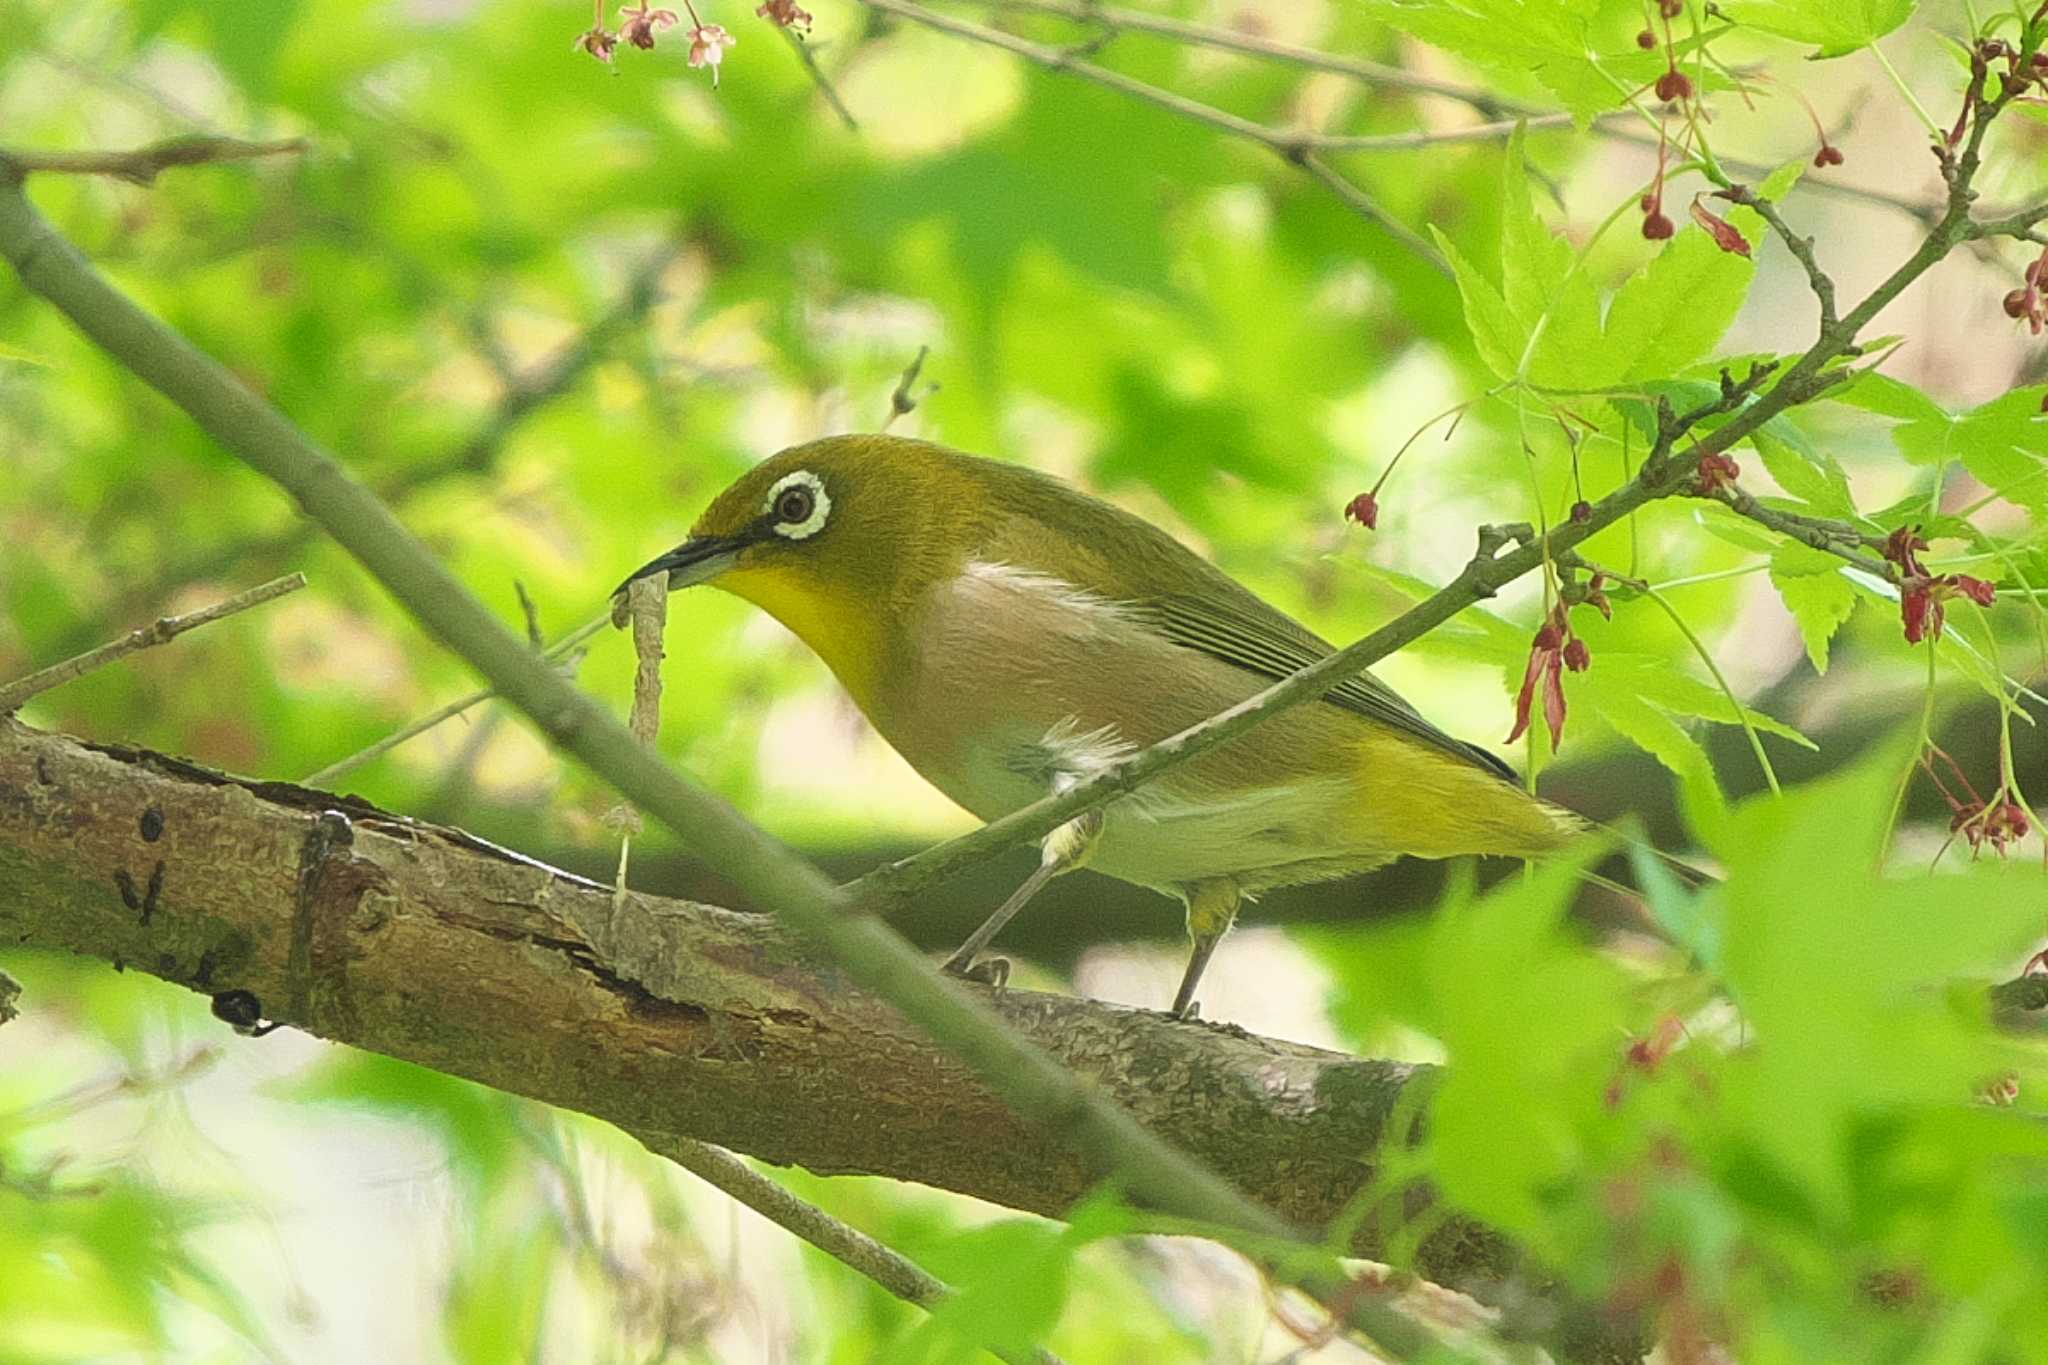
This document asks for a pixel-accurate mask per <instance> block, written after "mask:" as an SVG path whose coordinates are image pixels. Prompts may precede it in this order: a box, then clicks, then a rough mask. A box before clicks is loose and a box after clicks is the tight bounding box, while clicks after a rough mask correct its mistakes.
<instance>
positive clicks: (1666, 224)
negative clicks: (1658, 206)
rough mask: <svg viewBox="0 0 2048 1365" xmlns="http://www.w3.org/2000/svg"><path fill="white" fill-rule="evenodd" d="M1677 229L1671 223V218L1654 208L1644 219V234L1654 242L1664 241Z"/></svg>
mask: <svg viewBox="0 0 2048 1365" xmlns="http://www.w3.org/2000/svg"><path fill="white" fill-rule="evenodd" d="M1675 231H1677V229H1676V228H1674V227H1673V226H1672V225H1671V220H1670V219H1669V218H1666V217H1665V216H1664V215H1663V213H1662V212H1660V211H1657V210H1652V211H1651V213H1650V216H1649V217H1647V218H1645V219H1643V236H1645V237H1647V238H1649V239H1650V240H1651V241H1653V242H1661V241H1664V240H1666V239H1668V238H1669V237H1670V236H1671V234H1672V233H1673V232H1675Z"/></svg>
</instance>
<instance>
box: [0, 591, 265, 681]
mask: <svg viewBox="0 0 2048 1365" xmlns="http://www.w3.org/2000/svg"><path fill="white" fill-rule="evenodd" d="M305 586H306V576H305V575H304V574H302V573H295V574H287V575H285V576H284V577H283V578H273V579H272V580H270V582H268V583H265V584H262V585H261V586H259V587H254V588H251V589H249V590H248V591H247V592H243V593H236V594H235V595H234V596H233V597H230V598H228V599H227V600H226V601H224V602H216V603H214V604H213V605H212V606H210V607H202V608H200V609H199V610H198V611H193V612H187V613H186V614H185V615H183V616H161V617H158V618H157V619H156V620H155V621H153V622H151V623H150V624H149V625H146V626H142V627H139V628H137V629H135V630H131V631H129V632H128V633H127V634H126V635H123V636H122V637H121V638H120V639H118V640H110V641H108V642H107V643H106V644H103V645H101V646H100V647H99V648H98V649H91V650H87V651H86V652H85V653H83V654H79V655H75V656H73V657H72V658H69V659H65V660H63V661H62V662H60V663H54V664H51V665H50V666H49V667H48V668H43V669H38V670H36V671H35V672H34V673H31V674H29V675H28V676H27V677H25V678H20V679H17V680H16V681H14V682H11V683H9V684H7V685H6V686H5V687H0V716H4V715H8V714H10V713H12V712H15V711H19V710H20V709H21V708H22V706H23V704H24V703H26V702H27V701H28V699H29V698H31V697H33V696H35V695H36V694H37V693H40V692H47V691H49V690H50V689H51V688H53V687H61V686H63V685H64V684H65V683H68V682H70V681H71V680H72V679H73V678H82V677H84V676H85V675H86V674H88V673H90V672H92V671H93V670H95V669H99V668H104V667H106V666H107V665H108V664H110V663H113V662H114V661H115V660H117V659H124V658H126V657H128V656H129V655H130V654H134V653H136V652H137V651H138V650H144V649H150V648H153V647H154V646H156V645H161V644H165V643H167V642H169V641H171V640H175V639H177V638H178V637H179V636H180V635H183V634H184V633H185V632H186V631H188V630H194V629H197V628H198V627H200V626H203V625H207V624H209V623H210V622H214V621H218V620H220V619H221V618H222V617H226V616H233V615H234V614H235V613H236V612H240V611H247V610H248V609H249V608H251V607H260V606H262V605H263V604H264V603H265V602H269V601H271V600H273V599H275V598H279V597H282V596H284V595H285V594H286V593H288V592H297V591H298V590H299V589H300V588H303V587H305Z"/></svg>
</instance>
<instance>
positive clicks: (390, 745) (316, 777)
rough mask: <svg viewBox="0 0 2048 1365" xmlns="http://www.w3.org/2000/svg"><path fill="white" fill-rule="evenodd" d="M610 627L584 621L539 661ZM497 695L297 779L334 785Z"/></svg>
mask: <svg viewBox="0 0 2048 1365" xmlns="http://www.w3.org/2000/svg"><path fill="white" fill-rule="evenodd" d="M610 624H611V617H610V616H609V615H605V616H600V617H598V618H597V619H596V620H594V621H585V622H584V623H583V624H582V625H580V626H578V627H576V629H574V630H572V631H570V632H569V633H568V634H567V635H564V636H563V637H562V638H561V639H559V640H557V641H555V643H554V644H552V645H550V646H548V647H547V648H546V649H545V650H543V651H541V658H543V659H547V660H550V661H552V660H555V659H560V658H563V657H565V656H567V655H568V654H569V653H570V652H571V651H573V650H574V649H575V648H576V647H577V646H578V645H580V644H582V643H583V642H584V641H585V640H588V639H589V638H590V637H591V636H593V635H595V634H597V633H598V632H599V631H601V630H603V629H604V628H605V627H606V626H609V625H610ZM497 695H498V691H497V689H496V688H494V687H480V688H478V689H477V690H476V691H474V692H471V693H469V694H468V695H467V696H462V697H457V698H456V699H455V700H454V701H451V702H449V703H447V704H446V705H444V706H437V707H435V708H434V709H433V710H431V711H429V712H427V714H425V715H424V716H421V717H420V718H419V719H418V720H415V721H411V722H408V723H407V724H405V725H402V726H400V727H399V728H398V729H396V730H393V731H392V732H391V733H390V734H388V735H386V736H384V738H382V739H380V740H378V741H377V742H376V743H375V744H371V745H368V746H366V747H364V748H361V749H358V750H356V751H355V752H354V753H352V754H350V755H349V756H348V757H347V758H343V759H337V760H336V761H335V762H333V763H330V764H328V765H327V766H326V767H324V768H322V769H320V770H319V771H318V772H312V773H307V774H306V775H305V776H304V777H302V778H300V779H299V780H300V781H301V782H303V783H304V784H305V785H306V786H308V787H324V786H327V785H329V784H330V783H332V782H334V781H335V780H336V779H337V778H341V777H346V776H347V775H348V774H350V773H352V772H354V771H355V770H356V769H358V768H360V767H362V766H363V765H364V764H365V763H369V762H371V761H372V760H374V759H379V758H382V757H383V756H384V755H385V754H388V753H390V752H391V751H392V750H393V749H396V748H397V747H398V746H399V745H401V744H404V743H406V742H407V741H408V740H413V739H417V738H419V737H420V736H421V735H423V734H425V733H426V732H427V731H429V730H431V729H433V728H434V727H435V726H437V725H439V724H441V723H442V722H443V721H447V720H453V719H455V717H457V716H459V715H461V714H462V713H463V712H464V711H467V710H469V709H470V708H471V707H472V706H478V705H481V704H482V703H484V702H487V701H489V700H490V699H491V698H492V697H495V696H497Z"/></svg>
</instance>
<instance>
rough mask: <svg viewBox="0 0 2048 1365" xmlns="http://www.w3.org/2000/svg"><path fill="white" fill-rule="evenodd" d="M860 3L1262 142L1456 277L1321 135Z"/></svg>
mask: <svg viewBox="0 0 2048 1365" xmlns="http://www.w3.org/2000/svg"><path fill="white" fill-rule="evenodd" d="M860 3H861V4H863V5H865V6H867V7H868V8H869V9H872V10H879V11H880V12H882V13H884V14H893V15H895V16H896V17H897V18H899V19H907V20H909V21H910V22H912V23H916V24H923V25H924V26H925V27H926V28H931V29H936V30H938V31H939V32H941V33H947V34H951V35H952V36H953V37H956V38H964V39H966V40H967V41H969V42H975V43H982V44H985V45H986V46H989V47H995V48H1001V49H1002V50H1003V51H1005V52H1009V53H1013V54H1015V55H1016V56H1019V57H1022V58H1024V59H1025V60H1026V61H1029V62H1033V63H1035V64H1037V65H1039V66H1042V67H1044V68H1045V69H1046V70H1048V71H1064V72H1066V73H1067V74H1068V75H1072V76H1078V77H1080V78H1081V79H1082V80H1086V81H1092V82H1094V83H1095V84H1096V85H1100V86H1105V87H1107V88H1108V89H1111V90H1115V91H1117V92H1118V93H1120V94H1124V95H1129V96H1131V97H1132V98H1133V99H1138V100H1143V101H1144V102H1145V103H1147V104H1152V105H1156V106H1158V107H1159V108H1161V109H1166V110H1169V111H1171V112H1172V113H1174V114H1177V115H1179V116H1180V117H1182V118H1185V119H1192V120H1193V121H1194V122H1196V123H1201V124H1206V125H1208V126H1209V127H1211V128H1214V129H1216V130H1218V131H1219V132H1225V133H1229V134H1230V135H1231V136H1233V137H1237V138H1242V139H1244V140H1245V141H1247V142H1253V143H1257V144H1258V145H1259V146H1261V147H1264V148H1266V150H1268V151H1270V152H1272V153H1273V154H1274V155H1276V156H1278V157H1280V158H1281V159H1282V160H1285V161H1289V162H1292V163H1293V164H1295V165H1297V166H1300V167H1302V168H1303V169H1304V170H1306V171H1308V173H1309V174H1310V175H1311V176H1313V177H1314V178H1315V179H1316V180H1317V181H1319V182H1320V183H1322V184H1323V185H1325V186H1326V187H1328V188H1330V189H1332V190H1335V191H1336V192H1337V196H1338V198H1339V199H1341V200H1342V201H1343V202H1344V204H1345V206H1346V207H1348V208H1349V209H1351V211H1352V212H1354V213H1356V214H1358V215H1359V216H1360V217H1362V218H1364V219H1365V220H1366V221H1367V222H1369V223H1372V224H1373V225H1374V226H1376V227H1381V228H1385V229H1387V230H1388V231H1389V232H1391V233H1392V234H1393V236H1394V237H1395V239H1396V240H1397V241H1399V242H1400V243H1401V244H1402V245H1404V246H1406V247H1408V248H1410V249H1411V250H1413V251H1415V252H1417V253H1418V254H1420V255H1421V256H1422V258H1423V259H1424V260H1426V261H1428V262H1429V263H1430V265H1431V266H1433V267H1435V268H1436V269H1437V270H1438V271H1440V272H1441V273H1443V274H1445V275H1449V274H1450V265H1449V263H1448V262H1446V261H1445V260H1444V259H1443V258H1442V257H1441V256H1439V255H1438V254H1437V252H1436V248H1435V247H1433V246H1431V245H1430V244H1429V243H1428V242H1427V241H1425V240H1423V238H1422V237H1421V236H1420V235H1419V234H1417V233H1416V232H1415V231H1414V230H1413V229H1411V228H1408V227H1405V226H1403V225H1402V224H1400V223H1399V221H1398V220H1396V219H1395V218H1394V217H1393V215H1392V214H1390V213H1388V212H1387V211H1386V210H1385V209H1384V208H1381V207H1380V206H1379V204H1378V203H1377V202H1376V201H1375V200H1374V199H1373V198H1372V196H1371V195H1369V194H1367V193H1366V192H1365V191H1364V190H1363V189H1361V188H1359V186H1358V185H1356V184H1354V183H1353V182H1351V181H1349V180H1346V179H1344V178H1343V177H1342V176H1340V175H1338V174H1337V173H1336V172H1335V171H1333V170H1331V169H1330V168H1329V167H1328V166H1325V165H1323V164H1322V163H1320V162H1317V161H1315V160H1314V159H1313V157H1312V156H1311V153H1313V152H1314V151H1315V150H1316V149H1317V148H1318V147H1319V146H1321V145H1322V137H1321V135H1320V134H1316V133H1307V132H1302V133H1290V132H1283V131H1281V130H1280V129H1277V128H1270V127H1268V126H1266V125H1265V124H1263V123H1259V122H1256V121H1254V120H1252V119H1248V118H1242V117H1240V116H1238V115H1236V114H1233V113H1230V112H1229V111H1228V110H1224V109H1218V108H1216V107H1215V106H1214V105H1209V104H1204V103H1202V102H1201V101H1200V100H1196V99H1190V98H1188V97H1187V96H1186V95H1181V94H1177V93H1175V92H1174V91H1171V90H1167V89H1163V88H1162V87H1160V86H1156V85H1153V84H1151V83H1150V82H1148V81H1141V80H1139V79H1138V78H1137V77H1135V76H1127V75H1125V74H1124V73H1123V72H1121V71H1117V70H1114V69H1112V68H1110V67H1106V66H1098V65H1096V64H1095V63H1094V62H1091V61H1089V60H1087V58H1086V57H1084V56H1083V55H1081V53H1079V52H1076V51H1073V50H1069V49H1065V48H1057V47H1047V46H1046V45H1045V44H1044V43H1035V42H1032V41H1031V40H1030V39H1028V38H1019V37H1018V36H1017V35H1015V34H1013V33H1005V32H1003V31H1002V30H1001V29H997V28H990V27H988V26H987V25H985V24H977V23H974V22H972V21H970V20H967V19H958V18H955V17H953V16H952V15H950V14H940V13H938V12H937V11H935V10H929V9H926V8H924V7H923V6H922V5H915V4H911V3H908V0H860Z"/></svg>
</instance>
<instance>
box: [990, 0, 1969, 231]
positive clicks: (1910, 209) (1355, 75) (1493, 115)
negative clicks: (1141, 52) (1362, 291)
mask: <svg viewBox="0 0 2048 1365" xmlns="http://www.w3.org/2000/svg"><path fill="white" fill-rule="evenodd" d="M979 3H981V4H983V5H986V6H989V7H991V8H998V9H1005V10H1024V11H1029V12H1031V13H1034V14H1056V15H1059V16H1060V17H1062V18H1065V19H1071V20H1073V21H1074V22H1075V23H1080V24H1087V25H1090V26H1092V27H1094V28H1096V29H1097V30H1098V31H1100V32H1102V33H1103V34H1104V35H1106V36H1107V37H1109V38H1114V37H1116V36H1117V35H1118V34H1120V33H1123V32H1127V31H1128V32H1134V33H1147V34H1152V35H1155V36H1157V37H1160V38H1165V39H1168V40H1171V41H1175V42H1181V43H1187V44H1190V45H1192V46H1196V47H1209V48H1216V49H1219V50H1222V51H1227V52H1237V53H1241V54H1243V55H1245V56H1250V57H1261V58H1265V59H1267V60H1269V61H1276V62H1284V63H1287V64H1289V65H1293V66H1300V67H1305V68H1307V69H1309V70H1312V71H1329V72H1334V73H1336V74H1337V75H1340V76H1348V77H1350V78H1351V79H1353V80H1355V81H1358V82H1359V83H1361V84H1364V85H1371V86H1378V87H1380V88H1383V89H1388V90H1404V91H1407V92H1409V93H1410V94H1415V95H1433V96H1435V97H1437V98H1439V99H1446V100H1451V101H1454V102H1456V103H1458V104H1462V105H1464V106H1466V107H1467V108H1469V109H1472V110H1474V111H1476V112H1477V113H1479V114H1480V115H1481V116H1482V117H1484V118H1486V119H1489V120H1493V121H1494V122H1493V123H1492V124H1491V125H1480V126H1479V127H1475V128H1471V129H1453V130H1447V131H1445V132H1443V133H1422V134H1407V133H1395V134H1389V135H1386V137H1385V139H1384V140H1383V139H1381V138H1376V137H1345V136H1338V135H1318V136H1316V137H1315V139H1314V141H1313V143H1312V145H1311V150H1315V151H1328V152H1345V151H1364V152H1376V151H1407V150H1411V149H1413V148H1416V147H1427V146H1430V145H1433V142H1434V141H1447V142H1459V141H1465V140H1468V139H1478V138H1484V137H1488V136H1505V134H1494V133H1491V132H1488V133H1482V132H1481V131H1479V128H1480V127H1492V128H1506V129H1509V130H1512V129H1513V127H1514V124H1515V121H1516V120H1518V119H1527V120H1528V122H1529V126H1530V127H1531V128H1536V127H1541V126H1545V125H1547V124H1548V123H1549V122H1550V121H1552V120H1557V121H1559V122H1560V123H1562V122H1565V121H1568V120H1569V115H1566V114H1562V113H1559V112H1558V111H1556V110H1551V109H1545V108H1543V107H1541V106H1540V105H1534V104H1529V103H1526V102H1524V101H1521V100H1514V99H1506V98H1503V97H1502V96H1500V95H1498V94H1495V93H1494V92H1493V91H1491V90H1488V89H1486V88H1484V87H1482V86H1474V85H1461V84H1459V83H1458V82H1456V81H1451V80H1445V79H1443V78H1442V77H1438V76H1429V75H1425V74H1423V73H1421V72H1417V71H1409V70H1405V69H1403V68H1401V67H1398V66H1389V65H1387V64H1386V63H1384V62H1374V61H1368V60H1366V59H1364V58H1360V57H1350V56H1344V55H1341V54H1338V53H1334V52H1322V51H1319V50H1317V49H1315V48H1309V47H1301V46H1299V45H1297V44H1294V43H1283V42H1279V41H1277V40H1275V39H1272V38H1262V37H1259V36H1257V35H1255V34H1249V33H1239V32H1237V31H1236V30H1234V29H1228V28H1219V27H1216V26H1214V25H1211V24H1201V23H1195V22H1192V21H1190V20H1186V19H1173V18H1169V17H1167V16H1165V15H1158V14H1148V13H1145V12H1144V11H1141V10H1131V9H1122V8H1119V7H1117V6H1114V5H1098V4H1096V3H1094V0H979ZM1592 128H1593V130H1594V131H1595V132H1598V133H1599V134H1601V135H1602V136H1603V137H1607V138H1610V139H1612V140H1614V141H1616V142H1627V143H1632V144H1634V145H1636V146H1640V147H1651V148H1654V147H1655V146H1656V145H1657V139H1656V138H1655V137H1654V136H1651V135H1649V134H1646V133H1643V132H1642V131H1640V130H1639V129H1637V128H1636V127H1635V126H1634V123H1633V120H1632V116H1630V115H1628V114H1626V113H1625V112H1619V113H1616V114H1615V115H1612V116H1603V117H1601V118H1598V119H1595V120H1594V121H1593V124H1592ZM1720 161H1721V165H1722V166H1723V167H1724V168H1725V169H1727V170H1730V171H1733V172H1736V173H1737V174H1740V175H1747V176H1754V177H1759V178H1761V177H1762V176H1764V175H1767V174H1769V173H1770V172H1771V171H1772V170H1773V169H1775V168H1774V167H1771V166H1766V165H1763V164H1761V163H1758V162H1752V161H1745V160H1742V159H1740V158H1732V157H1727V156H1723V157H1721V158H1720ZM1806 188H1807V189H1810V190H1812V191H1814V192H1815V193H1819V194H1828V195H1834V196H1837V197H1840V198H1846V199H1855V200H1860V201H1862V202H1864V203H1870V204H1876V205H1879V206H1881V207H1884V208H1889V209H1895V210H1897V211H1898V212H1900V213H1904V214H1907V215H1909V216H1911V217H1913V218H1916V219H1918V220H1919V221H1920V222H1921V223H1923V224H1925V225H1927V226H1932V225H1933V224H1934V223H1935V221H1936V220H1937V219H1939V218H1940V217H1941V205H1940V204H1938V203H1930V202H1928V201H1927V200H1924V199H1914V198H1909V197H1907V196H1905V195H1900V194H1895V193H1893V192H1891V191H1889V190H1881V189H1872V188H1868V187H1865V186H1862V185H1853V184H1848V183H1845V182H1843V181H1840V180H1835V179H1831V178H1827V177H1815V178H1813V179H1810V180H1808V181H1807V182H1806Z"/></svg>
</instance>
